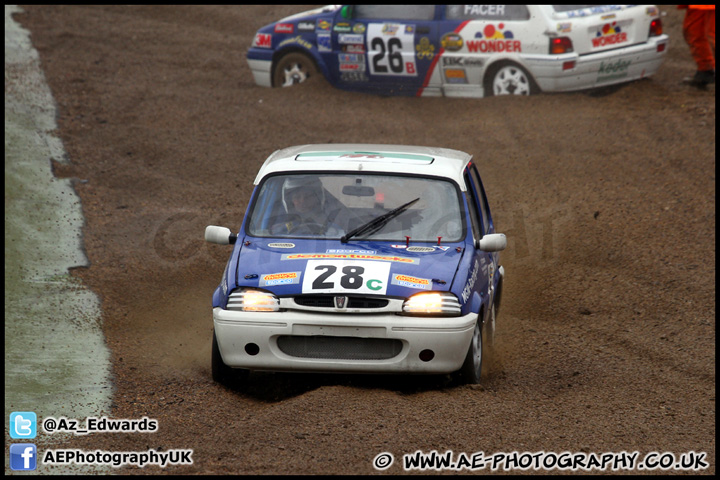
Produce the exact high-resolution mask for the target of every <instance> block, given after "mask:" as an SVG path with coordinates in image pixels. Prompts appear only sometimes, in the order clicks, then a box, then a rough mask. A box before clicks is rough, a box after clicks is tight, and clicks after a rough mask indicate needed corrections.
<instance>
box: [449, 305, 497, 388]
mask: <svg viewBox="0 0 720 480" xmlns="http://www.w3.org/2000/svg"><path fill="white" fill-rule="evenodd" d="M494 346H495V305H492V306H491V307H490V316H489V317H488V321H487V322H485V324H483V323H482V322H481V319H480V318H478V321H477V322H476V323H475V330H473V336H472V340H470V346H469V347H468V352H467V355H466V356H465V362H464V363H463V365H462V367H460V370H458V371H457V372H456V373H457V377H458V380H459V381H460V383H466V384H470V385H474V384H478V383H480V382H481V379H482V376H483V374H484V373H486V372H487V370H488V369H489V367H490V366H491V362H492V352H493V350H494Z"/></svg>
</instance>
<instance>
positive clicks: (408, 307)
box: [403, 292, 460, 316]
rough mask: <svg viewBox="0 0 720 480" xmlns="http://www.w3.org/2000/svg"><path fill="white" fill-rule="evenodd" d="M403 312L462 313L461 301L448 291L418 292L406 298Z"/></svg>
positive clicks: (422, 313)
mask: <svg viewBox="0 0 720 480" xmlns="http://www.w3.org/2000/svg"><path fill="white" fill-rule="evenodd" d="M403 313H405V314H408V315H448V316H451V315H460V302H459V301H458V299H457V297H456V296H455V295H453V294H452V293H448V292H429V293H418V294H417V295H413V296H412V297H410V298H408V299H407V300H405V303H403Z"/></svg>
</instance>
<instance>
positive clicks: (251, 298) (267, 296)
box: [227, 289, 280, 312]
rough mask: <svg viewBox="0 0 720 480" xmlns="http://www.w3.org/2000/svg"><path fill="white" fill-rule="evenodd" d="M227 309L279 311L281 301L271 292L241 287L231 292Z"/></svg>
mask: <svg viewBox="0 0 720 480" xmlns="http://www.w3.org/2000/svg"><path fill="white" fill-rule="evenodd" d="M227 309H228V310H236V311H240V312H277V311H278V310H279V309H280V301H279V300H278V298H277V297H276V296H275V295H273V294H272V293H270V292H266V291H263V290H251V289H240V290H235V291H233V292H232V293H231V294H230V297H229V298H228V303H227Z"/></svg>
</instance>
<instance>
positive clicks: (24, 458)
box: [10, 443, 37, 470]
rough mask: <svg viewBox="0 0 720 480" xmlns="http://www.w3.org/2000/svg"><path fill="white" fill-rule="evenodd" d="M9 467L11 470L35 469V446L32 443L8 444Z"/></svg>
mask: <svg viewBox="0 0 720 480" xmlns="http://www.w3.org/2000/svg"><path fill="white" fill-rule="evenodd" d="M10 468H11V469H12V470H35V469H36V468H37V447H36V446H35V445H33V444H32V443H13V444H12V445H10Z"/></svg>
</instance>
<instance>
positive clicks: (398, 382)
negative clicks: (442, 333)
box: [227, 370, 504, 403]
mask: <svg viewBox="0 0 720 480" xmlns="http://www.w3.org/2000/svg"><path fill="white" fill-rule="evenodd" d="M502 378H504V373H503V372H502V371H501V370H499V371H493V372H490V373H489V374H488V375H487V376H486V377H485V378H484V381H483V383H482V384H481V385H466V384H465V383H464V382H462V380H461V379H459V378H458V377H456V376H455V375H379V374H341V373H286V372H251V373H250V376H249V378H248V379H247V380H245V381H244V382H243V383H242V384H233V385H228V386H227V388H228V389H229V390H231V391H233V392H236V393H238V394H241V395H246V396H250V397H252V398H254V399H255V400H258V401H262V402H268V403H275V402H281V401H284V400H287V399H289V398H293V397H297V396H300V395H303V394H305V393H308V392H310V391H313V390H317V389H319V388H324V387H352V388H359V389H368V390H375V389H381V390H387V391H391V392H395V393H398V394H401V395H413V394H418V393H423V392H428V391H436V390H447V389H456V388H470V389H478V390H485V389H486V388H492V385H493V384H494V383H496V382H497V381H501V380H502Z"/></svg>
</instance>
